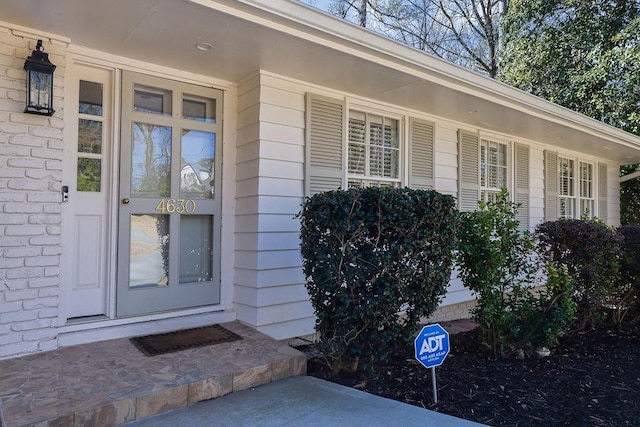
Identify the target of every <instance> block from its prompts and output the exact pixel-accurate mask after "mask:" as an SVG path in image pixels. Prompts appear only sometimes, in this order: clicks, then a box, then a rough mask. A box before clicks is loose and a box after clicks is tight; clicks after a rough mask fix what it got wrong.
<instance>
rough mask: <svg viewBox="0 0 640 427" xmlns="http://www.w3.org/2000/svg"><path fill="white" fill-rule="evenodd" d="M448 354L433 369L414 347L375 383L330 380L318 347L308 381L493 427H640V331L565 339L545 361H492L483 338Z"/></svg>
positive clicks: (455, 343) (631, 328) (381, 370)
mask: <svg viewBox="0 0 640 427" xmlns="http://www.w3.org/2000/svg"><path fill="white" fill-rule="evenodd" d="M450 344H451V352H450V353H449V355H448V356H447V358H446V360H445V361H444V364H443V365H442V366H440V367H438V368H436V374H437V382H438V403H437V404H435V405H434V404H433V403H432V394H433V391H432V384H431V369H426V368H424V367H422V365H420V364H419V363H418V362H417V361H416V360H415V359H414V350H413V347H412V346H408V347H407V348H403V349H399V350H397V351H396V352H394V354H393V356H392V357H391V358H390V361H389V362H388V363H386V364H383V365H380V366H377V367H376V370H375V374H374V375H373V376H365V375H364V374H358V373H357V374H340V375H338V376H334V377H331V376H330V375H329V370H328V369H327V367H326V365H325V364H324V363H323V362H322V360H321V358H319V357H317V353H316V352H314V350H313V348H307V349H306V351H307V354H308V355H309V357H310V358H309V362H308V368H307V369H308V375H312V376H315V377H319V378H323V379H326V380H329V381H332V382H336V383H339V384H343V385H347V386H350V387H355V388H358V389H360V390H363V391H366V392H369V393H373V394H376V395H379V396H383V397H387V398H390V399H395V400H398V401H401V402H406V403H410V404H412V405H416V406H420V407H424V408H427V409H430V410H434V411H438V412H442V413H445V414H449V415H453V416H456V417H459V418H464V419H467V420H472V421H476V422H479V423H483V424H487V425H491V426H640V324H636V325H624V326H623V327H621V328H619V329H618V328H603V329H600V330H591V331H587V332H582V333H579V334H575V335H572V336H565V337H563V338H562V339H561V340H560V342H559V344H558V346H557V347H555V348H554V349H552V353H551V355H550V356H549V357H546V358H542V359H540V358H536V357H535V356H533V355H527V356H526V357H525V358H524V359H518V358H516V357H510V358H499V357H498V358H495V357H493V356H491V355H490V354H488V353H487V352H486V351H485V350H483V346H482V344H481V340H480V334H479V331H478V330H477V329H476V330H473V331H469V332H463V333H460V334H456V335H451V338H450ZM303 351H304V350H303Z"/></svg>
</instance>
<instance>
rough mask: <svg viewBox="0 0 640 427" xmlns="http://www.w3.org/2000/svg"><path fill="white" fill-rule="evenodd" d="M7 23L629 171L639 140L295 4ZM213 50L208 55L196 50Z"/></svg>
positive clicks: (20, 10) (26, 5)
mask: <svg viewBox="0 0 640 427" xmlns="http://www.w3.org/2000/svg"><path fill="white" fill-rule="evenodd" d="M0 10H1V11H2V14H1V16H0V20H2V21H6V22H9V23H13V24H17V25H20V26H23V27H27V28H32V29H34V30H37V31H42V32H47V33H51V34H56V35H60V36H63V37H68V38H69V39H70V40H71V43H72V44H75V45H79V46H84V47H87V48H90V49H93V50H96V51H102V52H107V53H112V54H115V55H120V56H125V57H131V58H135V59H138V60H142V61H147V62H150V63H156V64H161V65H164V66H167V67H171V68H175V69H180V70H185V71H189V72H193V73H197V74H201V75H206V76H212V77H215V78H219V79H224V80H228V81H232V82H237V81H239V80H241V79H242V78H244V77H247V76H248V75H250V74H251V73H254V72H255V71H257V70H260V69H261V70H265V71H270V72H273V73H277V74H281V75H285V76H289V77H292V78H295V79H300V80H304V81H309V82H313V83H315V84H317V85H320V86H326V87H330V88H333V89H336V90H339V91H345V92H348V93H352V94H356V95H360V96H364V97H369V98H375V99H378V100H380V101H383V102H388V103H391V104H396V105H402V106H406V107H407V108H410V109H415V110H420V111H424V112H426V113H428V114H433V115H436V116H441V117H446V118H450V119H452V120H455V121H459V122H462V123H466V124H468V125H469V126H473V127H479V128H482V129H485V130H488V131H496V132H501V133H506V134H511V135H515V136H518V137H521V138H526V139H531V140H535V141H540V142H544V143H547V144H550V145H555V146H558V147H562V148H566V149H569V150H576V151H582V152H585V153H588V154H592V155H596V156H601V157H605V158H608V159H611V160H614V161H617V162H620V163H631V162H637V161H640V138H638V137H635V136H633V135H631V134H628V133H625V132H622V131H620V130H618V129H615V128H612V127H610V126H606V125H603V124H602V123H600V122H597V121H594V120H591V119H588V118H586V117H584V116H582V115H579V114H576V113H574V112H572V111H569V110H567V109H564V108H562V107H559V106H556V105H554V104H551V103H549V102H546V101H543V100H541V99H539V98H536V97H533V96H530V95H527V94H525V93H523V92H521V91H519V90H516V89H513V88H510V87H508V86H506V85H503V84H501V83H499V82H496V81H494V80H491V79H487V78H484V77H482V76H479V75H477V74H475V73H472V72H470V71H468V70H464V69H462V68H459V67H456V66H453V65H451V64H449V63H446V62H444V61H441V60H439V59H436V58H433V57H431V56H429V55H426V54H424V53H422V52H418V51H416V50H414V49H411V48H408V47H405V46H402V45H399V44H397V43H395V42H392V41H391V40H389V39H386V38H384V37H381V36H378V35H376V34H374V33H372V32H369V31H367V30H364V29H362V28H359V27H356V26H353V25H351V24H349V23H346V22H343V21H341V20H338V19H336V18H333V17H331V16H329V15H327V14H324V13H322V12H319V11H316V10H314V9H311V8H309V7H307V6H304V5H302V4H300V3H298V2H296V1H289V0H236V1H234V0H126V1H124V0H121V1H116V2H113V1H105V0H55V1H42V0H0ZM199 42H207V43H211V44H212V45H213V49H211V50H210V51H204V52H203V51H199V50H197V49H196V48H195V45H196V44H197V43H199Z"/></svg>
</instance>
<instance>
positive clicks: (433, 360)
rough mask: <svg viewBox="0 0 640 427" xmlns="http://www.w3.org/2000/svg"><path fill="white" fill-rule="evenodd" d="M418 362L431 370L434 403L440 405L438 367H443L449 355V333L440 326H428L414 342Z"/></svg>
mask: <svg viewBox="0 0 640 427" xmlns="http://www.w3.org/2000/svg"><path fill="white" fill-rule="evenodd" d="M413 347H414V348H415V354H416V360H417V361H418V362H420V363H421V364H422V365H423V366H424V367H425V368H431V382H432V384H433V403H438V386H437V385H436V366H440V365H442V362H444V359H445V357H447V354H449V332H447V331H445V330H444V328H443V327H442V326H440V325H439V324H437V323H436V324H433V325H427V326H425V327H424V328H422V330H421V331H420V333H419V334H418V336H417V337H416V339H415V341H414V342H413Z"/></svg>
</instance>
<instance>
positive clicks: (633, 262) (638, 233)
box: [614, 225, 640, 323]
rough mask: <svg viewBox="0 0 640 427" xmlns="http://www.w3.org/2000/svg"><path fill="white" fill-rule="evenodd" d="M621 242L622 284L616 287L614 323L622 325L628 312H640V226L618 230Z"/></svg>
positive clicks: (624, 226) (630, 226) (626, 226)
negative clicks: (639, 299) (639, 297)
mask: <svg viewBox="0 0 640 427" xmlns="http://www.w3.org/2000/svg"><path fill="white" fill-rule="evenodd" d="M617 233H618V235H620V236H622V237H623V239H622V241H621V242H620V282H619V283H618V286H617V287H616V291H615V292H614V294H615V302H614V306H615V308H616V309H615V311H614V321H615V322H616V323H621V322H622V320H623V319H624V317H625V316H626V314H627V312H628V311H629V310H630V309H631V310H633V309H635V311H636V313H638V312H640V307H639V301H638V296H639V295H640V225H623V226H622V227H619V228H618V229H617Z"/></svg>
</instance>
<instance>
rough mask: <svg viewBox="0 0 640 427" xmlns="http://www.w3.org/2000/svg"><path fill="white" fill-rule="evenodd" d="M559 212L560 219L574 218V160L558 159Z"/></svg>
mask: <svg viewBox="0 0 640 427" xmlns="http://www.w3.org/2000/svg"><path fill="white" fill-rule="evenodd" d="M558 166H559V170H558V174H559V176H558V180H559V183H560V186H559V193H558V197H559V202H560V203H559V206H558V207H559V212H558V216H559V217H560V218H574V217H575V199H576V193H575V167H574V160H573V159H567V158H565V157H558Z"/></svg>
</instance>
